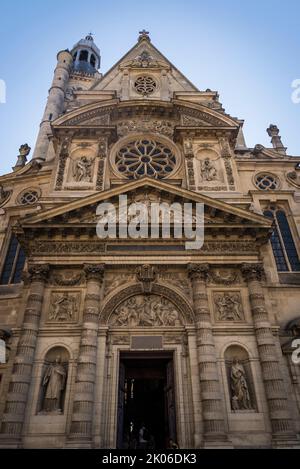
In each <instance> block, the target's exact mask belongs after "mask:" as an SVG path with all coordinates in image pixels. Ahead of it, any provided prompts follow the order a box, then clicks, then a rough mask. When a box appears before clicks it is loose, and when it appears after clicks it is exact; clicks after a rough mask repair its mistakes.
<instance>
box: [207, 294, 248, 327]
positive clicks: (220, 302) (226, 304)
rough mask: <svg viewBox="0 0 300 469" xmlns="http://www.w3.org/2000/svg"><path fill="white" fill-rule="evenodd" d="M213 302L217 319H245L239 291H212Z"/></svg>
mask: <svg viewBox="0 0 300 469" xmlns="http://www.w3.org/2000/svg"><path fill="white" fill-rule="evenodd" d="M213 302H214V308H215V318H216V320H217V321H244V320H245V316H244V311H243V305H242V300H241V295H240V293H239V292H214V294H213Z"/></svg>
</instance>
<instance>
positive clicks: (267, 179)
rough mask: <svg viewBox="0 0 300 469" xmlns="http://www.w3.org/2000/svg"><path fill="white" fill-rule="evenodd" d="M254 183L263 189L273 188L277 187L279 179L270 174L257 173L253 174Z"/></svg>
mask: <svg viewBox="0 0 300 469" xmlns="http://www.w3.org/2000/svg"><path fill="white" fill-rule="evenodd" d="M255 185H256V186H257V187H258V188H259V189H261V190H263V191H269V190H275V189H278V186H279V180H278V179H277V178H276V177H275V176H273V175H272V174H258V175H257V176H255Z"/></svg>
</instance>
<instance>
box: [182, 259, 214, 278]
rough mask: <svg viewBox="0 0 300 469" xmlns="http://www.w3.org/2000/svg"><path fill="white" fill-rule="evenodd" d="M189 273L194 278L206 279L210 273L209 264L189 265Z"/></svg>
mask: <svg viewBox="0 0 300 469" xmlns="http://www.w3.org/2000/svg"><path fill="white" fill-rule="evenodd" d="M187 269H188V275H189V277H190V278H191V279H192V280H193V279H199V280H206V279H207V277H208V273H209V264H207V263H206V264H194V263H190V264H188V265H187Z"/></svg>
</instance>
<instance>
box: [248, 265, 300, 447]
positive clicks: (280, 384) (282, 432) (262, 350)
mask: <svg viewBox="0 0 300 469" xmlns="http://www.w3.org/2000/svg"><path fill="white" fill-rule="evenodd" d="M241 270H242V273H243V276H244V278H245V280H246V281H247V284H248V290H249V299H250V305H251V311H252V316H253V321H254V328H255V335H256V340H257V346H258V352H259V358H260V363H261V369H262V375H263V380H264V387H265V392H266V397H267V402H268V407H269V413H270V420H271V425H272V433H273V439H274V440H282V439H283V440H286V439H294V438H295V434H294V428H293V421H292V418H291V415H290V411H289V408H288V400H287V394H286V390H285V387H284V380H283V376H282V374H281V370H280V367H281V365H280V360H279V357H278V352H277V348H276V344H275V339H274V336H273V334H272V329H271V324H270V321H269V317H268V312H267V309H266V304H265V296H264V292H263V289H262V286H261V281H262V280H263V276H264V269H263V265H262V264H259V263H258V264H247V263H244V264H242V266H241Z"/></svg>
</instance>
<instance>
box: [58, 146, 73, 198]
mask: <svg viewBox="0 0 300 469" xmlns="http://www.w3.org/2000/svg"><path fill="white" fill-rule="evenodd" d="M70 143H71V139H70V137H66V138H65V139H64V141H63V143H62V146H61V150H60V154H59V163H58V171H57V177H56V185H55V189H56V190H61V188H62V185H63V182H64V174H65V168H66V162H67V159H68V156H69V148H70Z"/></svg>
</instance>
